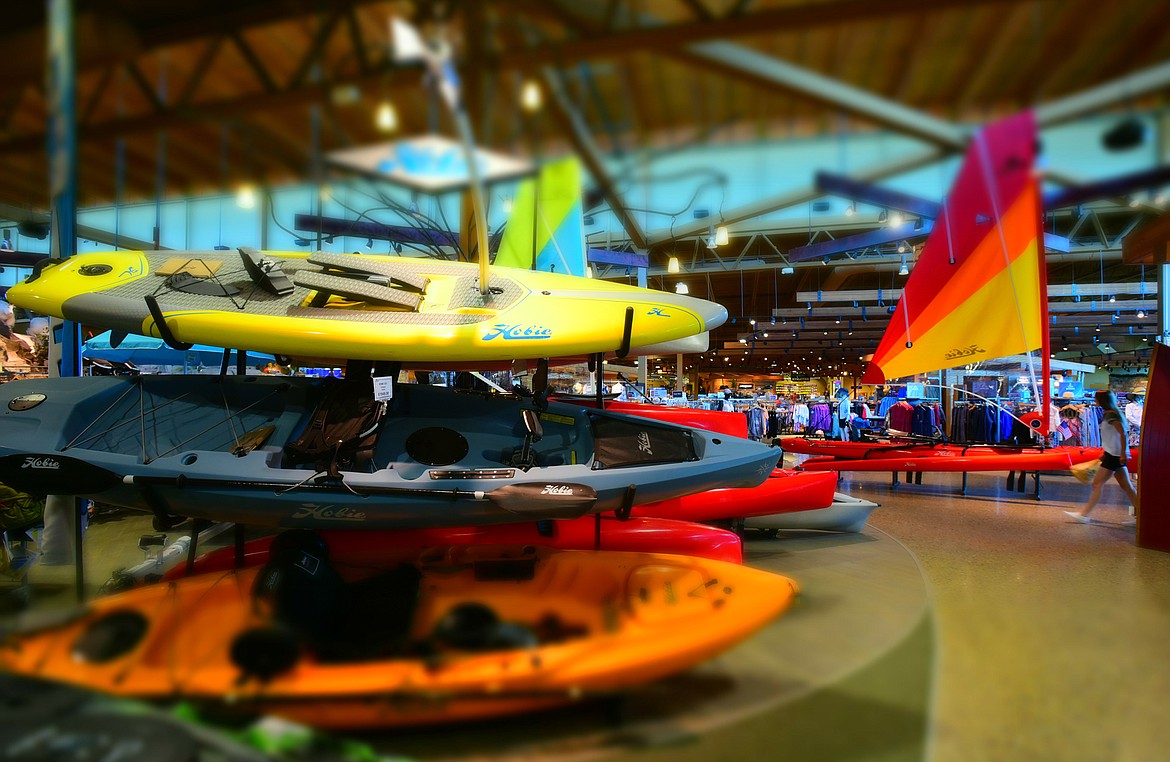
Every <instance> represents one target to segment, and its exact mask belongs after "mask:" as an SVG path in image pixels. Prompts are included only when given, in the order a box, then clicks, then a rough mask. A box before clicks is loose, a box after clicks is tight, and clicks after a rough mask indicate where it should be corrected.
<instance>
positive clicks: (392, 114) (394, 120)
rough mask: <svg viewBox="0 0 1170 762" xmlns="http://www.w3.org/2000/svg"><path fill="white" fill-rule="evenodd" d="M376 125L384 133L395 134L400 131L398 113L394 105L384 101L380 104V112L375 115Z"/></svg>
mask: <svg viewBox="0 0 1170 762" xmlns="http://www.w3.org/2000/svg"><path fill="white" fill-rule="evenodd" d="M374 124H376V125H377V127H378V129H379V130H381V131H382V132H394V131H395V130H397V129H398V111H397V110H396V109H395V108H394V104H393V103H391V102H390V101H382V102H381V103H380V104H378V110H377V112H376V113H375V114H374Z"/></svg>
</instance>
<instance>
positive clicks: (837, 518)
mask: <svg viewBox="0 0 1170 762" xmlns="http://www.w3.org/2000/svg"><path fill="white" fill-rule="evenodd" d="M816 473H823V472H816ZM879 507H880V506H879V505H878V504H877V503H875V502H873V501H872V500H863V499H861V498H859V497H852V496H850V495H846V494H845V493H844V492H836V493H834V494H833V502H832V503H830V504H829V505H828V506H826V507H824V508H815V509H813V510H808V511H794V512H788V513H774V514H772V515H770V516H753V517H749V518H748V519H747V520H746V521H744V528H745V529H758V530H760V531H762V532H764V533H766V534H770V535H773V536H774V535H775V534H776V533H777V532H780V531H787V530H818V531H825V532H860V531H861V530H862V529H864V528H865V522H867V521H868V520H869V514H871V513H873V511H874V509H875V508H879Z"/></svg>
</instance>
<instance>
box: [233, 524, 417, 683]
mask: <svg viewBox="0 0 1170 762" xmlns="http://www.w3.org/2000/svg"><path fill="white" fill-rule="evenodd" d="M421 579H422V575H421V574H420V572H419V570H418V569H417V568H416V567H414V566H412V565H410V564H400V565H398V566H396V567H394V568H393V569H390V570H389V571H385V572H381V573H379V574H376V575H374V576H372V577H367V578H365V579H362V580H359V581H357V582H353V583H347V582H346V581H345V580H344V579H343V578H342V577H341V575H340V574H339V573H338V572H337V570H336V569H334V568H333V566H332V565H331V564H330V562H329V548H328V546H327V544H326V543H325V541H324V540H323V539H322V538H321V537H320V535H318V534H317V533H316V532H314V531H312V530H309V529H291V530H287V531H285V532H282V533H280V534H279V535H277V536H276V539H275V540H273V543H272V547H271V550H270V554H269V561H268V563H267V564H265V566H264V568H263V569H261V571H260V574H259V575H257V577H256V582H255V586H254V587H253V594H254V595H255V596H256V597H257V598H258V599H260V600H263V601H266V602H267V603H268V605H269V608H270V610H271V611H272V613H273V618H274V619H275V621H276V623H277V624H278V625H279V626H280V627H284V628H287V629H289V630H290V631H292V632H293V633H295V635H296V636H297V637H298V638H299V639H300V640H301V641H302V642H304V643H305V644H307V645H308V646H309V647H310V648H311V649H312V651H313V652H314V653H315V654H316V656H317V658H318V659H320V660H321V661H323V662H348V661H357V660H364V659H370V658H373V657H376V656H382V655H386V654H395V653H401V652H402V651H403V650H405V649H406V647H407V645H408V641H409V635H410V630H411V626H412V624H413V621H414V617H415V611H416V609H417V606H418V598H419V590H420V582H421Z"/></svg>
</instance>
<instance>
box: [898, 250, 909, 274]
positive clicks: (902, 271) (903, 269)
mask: <svg viewBox="0 0 1170 762" xmlns="http://www.w3.org/2000/svg"><path fill="white" fill-rule="evenodd" d="M909 274H910V268H908V267H906V255H905V254H903V255H902V266H901V267H899V268H898V275H909Z"/></svg>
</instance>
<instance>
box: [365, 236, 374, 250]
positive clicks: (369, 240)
mask: <svg viewBox="0 0 1170 762" xmlns="http://www.w3.org/2000/svg"><path fill="white" fill-rule="evenodd" d="M366 248H367V249H372V248H374V239H373V238H367V239H366Z"/></svg>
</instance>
